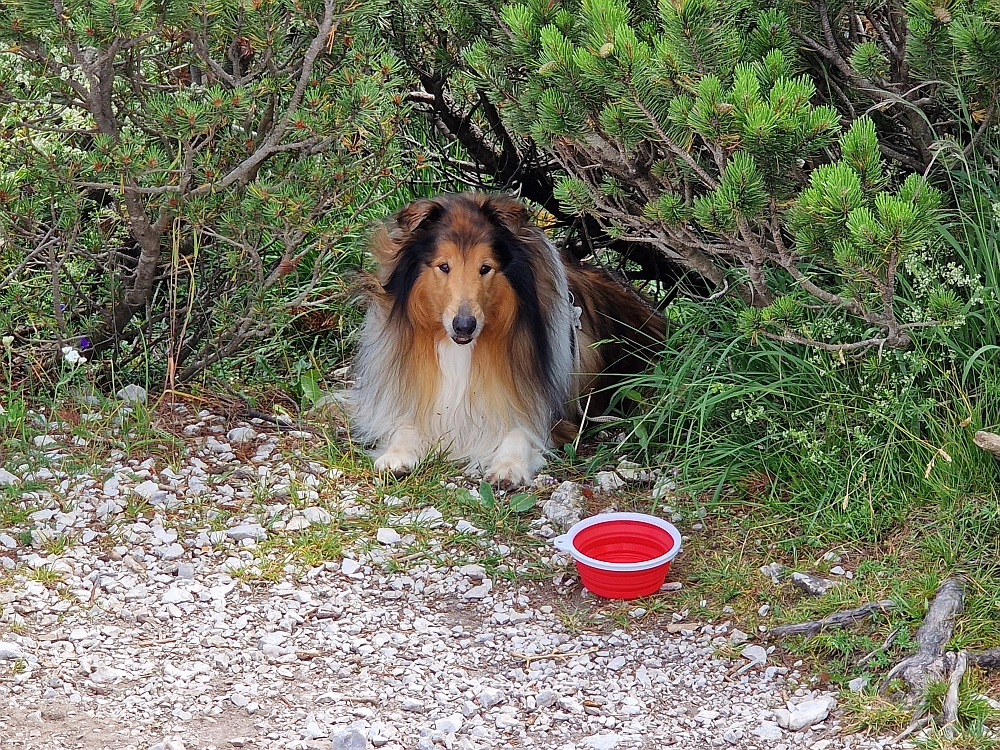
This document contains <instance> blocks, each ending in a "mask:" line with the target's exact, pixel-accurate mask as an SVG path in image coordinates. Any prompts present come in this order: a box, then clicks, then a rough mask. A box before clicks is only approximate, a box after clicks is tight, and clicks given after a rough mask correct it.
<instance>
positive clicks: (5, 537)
mask: <svg viewBox="0 0 1000 750" xmlns="http://www.w3.org/2000/svg"><path fill="white" fill-rule="evenodd" d="M0 547H6V548H7V549H15V548H16V547H17V540H16V539H15V538H14V537H12V536H11V535H10V534H3V533H0Z"/></svg>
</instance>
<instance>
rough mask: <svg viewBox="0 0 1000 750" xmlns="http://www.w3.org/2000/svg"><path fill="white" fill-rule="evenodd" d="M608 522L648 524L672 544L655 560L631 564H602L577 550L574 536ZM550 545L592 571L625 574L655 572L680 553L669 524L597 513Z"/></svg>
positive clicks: (628, 515)
mask: <svg viewBox="0 0 1000 750" xmlns="http://www.w3.org/2000/svg"><path fill="white" fill-rule="evenodd" d="M609 521H639V522H641V523H648V524H649V525H651V526H657V527H659V528H661V529H663V530H664V531H666V532H667V533H668V534H670V537H671V539H673V542H674V544H673V546H672V547H671V548H670V549H669V550H667V551H666V552H665V553H664V554H662V555H660V556H659V557H654V558H653V559H652V560H644V561H642V562H634V563H613V562H604V561H603V560H595V559H594V558H593V557H588V556H587V555H585V554H583V553H582V552H580V550H578V549H577V548H576V545H575V544H574V543H573V540H574V539H575V538H576V535H577V534H579V533H580V532H581V531H583V530H584V529H586V528H589V527H591V526H596V525H597V524H599V523H607V522H609ZM552 543H553V544H554V545H555V546H556V549H558V550H560V551H561V552H568V553H569V554H570V555H572V556H573V559H574V560H576V561H577V562H580V563H583V564H584V565H587V566H589V567H591V568H597V569H598V570H612V571H621V572H628V571H635V570H649V569H650V568H656V567H659V566H660V565H663V564H664V563H668V562H670V561H671V560H673V559H674V558H675V557H677V553H678V552H680V551H681V532H679V531H678V530H677V527H676V526H674V525H673V524H672V523H670V522H669V521H664V520H663V519H662V518H657V517H656V516H650V515H648V514H646V513H599V514H598V515H596V516H591V517H590V518H584V519H583V520H582V521H578V522H577V523H575V524H573V526H572V527H571V528H570V530H569V531H567V532H566V533H565V534H562V535H561V536H557V537H556V538H555V539H553V540H552Z"/></svg>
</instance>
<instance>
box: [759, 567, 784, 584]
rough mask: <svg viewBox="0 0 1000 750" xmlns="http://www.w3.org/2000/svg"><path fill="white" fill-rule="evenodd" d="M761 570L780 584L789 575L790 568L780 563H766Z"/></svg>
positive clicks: (775, 582)
mask: <svg viewBox="0 0 1000 750" xmlns="http://www.w3.org/2000/svg"><path fill="white" fill-rule="evenodd" d="M760 572H761V573H763V574H764V575H765V576H767V577H768V578H770V579H771V581H772V582H773V583H774V584H779V583H781V582H782V581H783V580H785V579H786V578H787V577H788V568H786V567H785V566H784V565H781V564H779V563H769V564H768V565H764V566H763V567H762V568H761V569H760Z"/></svg>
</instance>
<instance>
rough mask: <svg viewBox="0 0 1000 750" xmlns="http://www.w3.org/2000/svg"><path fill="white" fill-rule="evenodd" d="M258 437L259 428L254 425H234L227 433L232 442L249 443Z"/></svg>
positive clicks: (227, 437) (227, 438)
mask: <svg viewBox="0 0 1000 750" xmlns="http://www.w3.org/2000/svg"><path fill="white" fill-rule="evenodd" d="M256 439H257V430H255V429H254V428H253V427H234V428H233V429H231V430H230V431H229V432H227V433H226V440H228V441H229V442H230V443H249V442H251V441H252V440H256Z"/></svg>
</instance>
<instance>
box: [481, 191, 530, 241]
mask: <svg viewBox="0 0 1000 750" xmlns="http://www.w3.org/2000/svg"><path fill="white" fill-rule="evenodd" d="M482 197H483V202H482V203H481V204H480V205H481V206H482V208H483V213H485V214H486V215H487V216H489V217H490V219H491V220H493V221H495V222H496V223H497V224H499V225H500V226H502V227H504V228H505V229H508V230H510V231H511V232H513V233H514V234H517V233H518V232H520V231H521V230H522V229H523V228H524V227H525V226H526V225H527V224H528V209H526V208H525V207H524V204H522V203H521V202H520V201H516V200H514V199H513V198H510V197H508V196H506V195H489V196H482Z"/></svg>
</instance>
